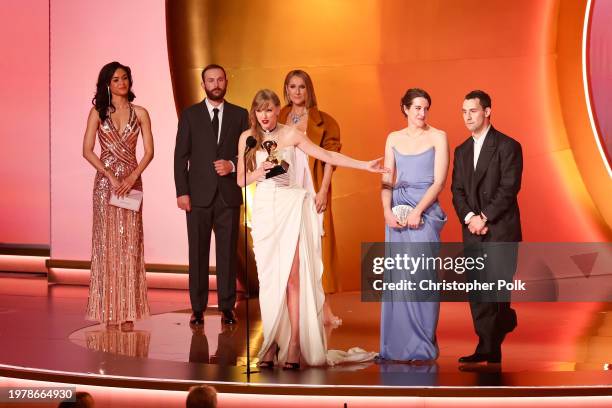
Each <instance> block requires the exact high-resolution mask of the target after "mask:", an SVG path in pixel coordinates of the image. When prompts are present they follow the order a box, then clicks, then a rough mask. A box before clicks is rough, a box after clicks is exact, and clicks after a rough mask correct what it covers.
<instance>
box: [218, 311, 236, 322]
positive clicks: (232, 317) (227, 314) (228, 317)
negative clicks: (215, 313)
mask: <svg viewBox="0 0 612 408" xmlns="http://www.w3.org/2000/svg"><path fill="white" fill-rule="evenodd" d="M236 321H237V320H236V314H235V313H234V311H233V310H224V311H223V317H221V322H223V324H236Z"/></svg>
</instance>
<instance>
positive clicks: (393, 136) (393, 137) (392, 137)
mask: <svg viewBox="0 0 612 408" xmlns="http://www.w3.org/2000/svg"><path fill="white" fill-rule="evenodd" d="M403 135H405V129H400V130H394V131H392V132H391V133H389V134H388V135H387V144H388V145H390V146H395V144H396V143H397V139H399V138H401V137H402V136H403Z"/></svg>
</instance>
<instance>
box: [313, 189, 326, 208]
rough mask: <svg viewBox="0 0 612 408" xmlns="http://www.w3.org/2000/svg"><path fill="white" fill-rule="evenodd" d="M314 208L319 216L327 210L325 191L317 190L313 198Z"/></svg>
mask: <svg viewBox="0 0 612 408" xmlns="http://www.w3.org/2000/svg"><path fill="white" fill-rule="evenodd" d="M315 207H316V208H317V213H319V214H321V213H322V212H324V211H325V210H326V209H327V191H323V190H319V192H318V193H317V195H316V196H315Z"/></svg>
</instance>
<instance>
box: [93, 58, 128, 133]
mask: <svg viewBox="0 0 612 408" xmlns="http://www.w3.org/2000/svg"><path fill="white" fill-rule="evenodd" d="M118 69H122V70H124V71H125V73H126V74H127V77H128V82H129V84H130V87H129V89H128V101H130V102H132V101H133V100H134V99H135V98H136V95H134V92H132V85H133V84H134V82H133V81H132V70H131V69H130V67H128V66H127V65H123V64H120V63H119V62H117V61H113V62H109V63H108V64H106V65H105V66H103V67H102V69H101V70H100V73H99V74H98V82H97V83H96V94H95V95H94V97H93V99H92V100H91V103H92V104H93V105H94V106H95V107H96V110H97V111H98V115H100V121H102V122H104V121H105V120H106V118H108V115H109V113H113V112H115V107H114V106H113V103H112V102H111V95H110V92H109V90H108V87H109V86H110V81H111V79H112V78H113V75H114V74H115V71H117V70H118Z"/></svg>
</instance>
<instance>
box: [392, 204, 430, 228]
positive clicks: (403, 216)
mask: <svg viewBox="0 0 612 408" xmlns="http://www.w3.org/2000/svg"><path fill="white" fill-rule="evenodd" d="M412 210H414V208H413V207H411V206H409V205H404V204H402V205H396V206H395V207H393V208H391V211H393V215H395V217H396V218H397V219H398V221H399V222H400V223H402V224H406V220H407V219H408V214H410V211H412ZM422 224H425V221H423V217H421V225H422Z"/></svg>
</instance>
